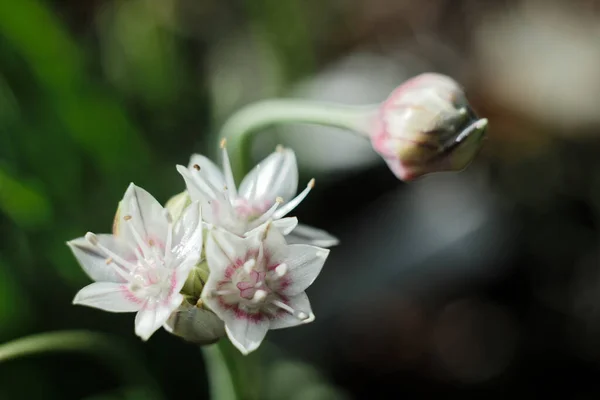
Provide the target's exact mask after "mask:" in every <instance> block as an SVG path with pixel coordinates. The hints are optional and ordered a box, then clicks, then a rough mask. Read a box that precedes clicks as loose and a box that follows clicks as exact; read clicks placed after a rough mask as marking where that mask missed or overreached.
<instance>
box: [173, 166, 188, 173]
mask: <svg viewBox="0 0 600 400" xmlns="http://www.w3.org/2000/svg"><path fill="white" fill-rule="evenodd" d="M175 168H176V169H177V172H179V173H180V174H181V175H186V174H187V173H188V169H187V168H186V167H184V166H183V165H179V164H177V165H176V166H175Z"/></svg>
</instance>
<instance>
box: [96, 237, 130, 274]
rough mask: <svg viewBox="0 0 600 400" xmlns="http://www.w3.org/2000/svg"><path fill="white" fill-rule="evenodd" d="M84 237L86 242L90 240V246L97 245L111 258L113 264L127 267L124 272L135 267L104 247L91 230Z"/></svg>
mask: <svg viewBox="0 0 600 400" xmlns="http://www.w3.org/2000/svg"><path fill="white" fill-rule="evenodd" d="M85 238H86V240H87V241H88V242H90V244H91V245H92V246H95V247H97V248H98V249H99V250H101V251H102V252H103V253H104V255H106V256H107V257H109V258H111V259H112V261H114V262H115V264H117V265H118V266H120V267H122V268H125V269H126V268H129V271H127V270H126V272H130V271H132V270H134V269H135V265H134V264H132V263H131V262H129V261H127V260H125V259H124V258H123V257H121V256H120V255H118V254H116V253H115V252H113V251H111V250H110V249H108V248H107V247H105V246H104V245H103V244H102V243H100V241H99V240H98V237H97V236H96V235H95V234H93V233H92V232H88V233H86V234H85Z"/></svg>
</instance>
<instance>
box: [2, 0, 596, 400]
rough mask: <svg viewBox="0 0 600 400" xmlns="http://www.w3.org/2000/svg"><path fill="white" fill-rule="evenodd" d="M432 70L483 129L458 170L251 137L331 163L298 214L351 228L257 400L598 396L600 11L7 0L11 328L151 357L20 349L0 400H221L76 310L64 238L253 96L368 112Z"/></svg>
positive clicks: (111, 326) (274, 341)
mask: <svg viewBox="0 0 600 400" xmlns="http://www.w3.org/2000/svg"><path fill="white" fill-rule="evenodd" d="M424 71H437V72H441V73H445V74H448V75H450V76H452V77H454V78H455V79H457V80H458V81H459V82H461V84H463V85H464V86H465V88H466V91H467V95H468V97H469V99H470V101H471V103H472V105H473V107H474V109H475V110H477V112H478V114H479V115H480V116H482V117H486V118H488V119H489V120H490V129H489V132H488V140H487V141H486V143H485V146H484V149H483V150H482V152H481V154H480V155H479V156H478V158H477V159H476V161H475V162H474V163H473V164H472V165H471V166H470V168H469V169H468V170H466V171H464V172H462V173H460V174H452V173H448V174H438V175H434V176H430V177H426V178H424V179H421V180H419V181H416V182H414V183H411V184H404V183H402V182H400V181H398V180H396V179H395V177H394V176H393V175H392V174H391V172H389V171H388V170H387V167H386V166H385V165H384V163H383V162H382V161H381V160H379V159H378V157H377V155H376V154H375V153H374V152H373V151H372V150H371V149H370V145H369V143H367V142H366V141H363V140H362V139H359V138H356V137H353V136H352V135H349V134H347V133H345V132H342V131H338V130H335V129H332V128H320V127H311V126H285V127H279V128H277V129H273V130H270V131H268V132H265V133H264V134H261V135H259V136H258V138H257V140H256V142H255V143H256V145H255V149H254V152H255V158H256V160H257V161H258V160H259V159H260V158H261V157H263V156H265V155H266V154H267V153H268V152H269V151H271V150H272V148H273V147H274V145H275V144H277V143H283V144H285V145H287V146H291V147H292V148H294V150H296V152H297V156H298V159H299V163H300V166H301V170H302V172H301V184H300V185H301V186H302V185H303V184H304V182H306V181H308V179H310V178H311V177H312V176H315V177H316V178H317V186H316V188H315V190H314V191H313V192H312V193H311V194H310V196H309V198H308V199H307V200H306V201H305V202H303V203H302V205H301V206H300V207H299V208H298V209H297V216H298V217H299V219H300V221H301V222H303V223H307V224H311V225H316V226H318V227H321V228H324V229H327V230H329V231H330V232H332V233H333V234H335V235H336V236H338V237H339V238H340V239H341V241H342V242H341V244H340V245H339V246H338V247H336V248H335V249H334V250H333V251H332V253H331V256H330V258H329V260H328V262H327V264H326V266H325V269H324V271H323V273H322V274H321V277H320V278H319V279H318V280H317V282H316V283H315V284H314V285H313V287H311V288H310V289H309V291H308V294H309V296H310V297H311V301H312V304H313V309H314V312H315V314H316V315H317V319H316V321H315V322H314V323H312V324H310V325H307V326H305V327H301V328H296V329H289V330H282V331H276V332H270V333H269V336H268V338H269V343H268V344H265V345H263V347H261V349H260V350H259V351H258V352H257V353H258V355H259V356H262V358H263V359H267V360H269V361H268V362H267V363H266V366H264V367H261V368H264V369H265V371H267V372H265V375H266V376H267V377H266V378H265V380H264V382H266V387H267V388H268V390H267V391H268V393H266V394H264V396H263V398H264V399H266V400H268V399H288V398H290V399H308V400H311V399H316V400H319V399H395V398H402V399H411V398H419V399H421V398H446V397H447V396H454V395H457V396H458V395H460V396H461V397H462V398H473V399H479V398H485V399H496V398H498V399H504V398H507V397H510V396H517V395H524V396H533V397H541V396H545V395H550V394H554V395H557V396H560V397H563V398H572V399H591V398H595V397H596V396H598V395H600V384H599V383H597V382H599V380H598V377H599V376H600V368H599V365H598V363H599V362H600V308H599V296H600V287H599V285H600V269H599V266H600V259H599V249H600V247H599V245H600V236H599V233H600V232H599V228H600V227H599V222H600V105H599V104H600V2H598V1H595V0H588V1H585V0H569V1H566V0H565V1H551V0H539V1H513V0H510V1H509V0H507V1H500V0H499V1H491V0H487V1H483V0H446V1H444V0H429V1H416V0H412V1H411V0H330V1H322V0H285V1H282V0H238V1H223V0H128V1H125V0H121V1H118V0H113V1H108V0H95V1H75V0H61V1H43V0H18V1H9V0H0V238H1V240H0V341H2V342H7V341H9V340H11V339H15V338H18V337H22V336H26V335H28V334H32V333H38V332H46V331H54V330H64V329H89V330H93V331H98V332H104V333H107V334H109V335H110V337H111V338H112V339H110V340H114V343H115V344H114V346H115V347H114V350H115V351H116V352H119V353H120V354H125V355H126V357H127V358H130V359H132V360H137V362H138V363H139V364H140V367H139V368H140V370H144V371H145V372H144V373H139V372H140V371H134V373H133V375H135V376H138V375H140V376H142V375H143V377H141V378H139V379H140V382H134V383H133V384H132V383H131V382H129V381H128V379H129V378H127V377H125V376H123V374H122V373H120V372H115V369H114V368H113V367H111V366H110V365H105V364H103V363H102V362H101V361H99V358H97V357H94V356H89V355H77V354H61V355H56V354H55V355H39V356H33V357H29V358H25V359H19V360H14V361H7V362H5V363H3V364H0V399H81V398H86V399H151V398H157V399H158V398H168V399H179V398H186V399H187V398H190V399H196V398H198V399H202V398H207V395H208V390H207V386H206V378H205V369H204V363H203V359H202V354H201V352H200V351H199V350H198V349H197V348H196V347H194V346H193V345H189V344H186V343H184V342H183V341H181V340H179V339H178V338H176V337H173V336H170V335H169V334H167V333H166V332H164V331H162V330H161V331H159V332H158V333H157V334H155V335H154V336H153V337H152V339H151V340H150V341H149V342H147V343H142V342H141V341H140V340H138V339H137V338H136V337H135V336H134V333H133V319H132V315H117V314H109V313H105V312H101V311H97V310H92V309H88V308H83V307H75V306H72V305H71V300H72V298H73V296H74V294H75V293H76V292H77V290H78V289H79V288H81V287H82V286H83V285H85V284H87V283H88V282H89V279H88V278H87V277H86V276H85V274H84V273H83V271H82V270H81V269H80V268H79V266H78V265H77V264H76V261H75V259H74V258H73V257H72V255H71V254H70V252H69V250H68V248H67V247H66V246H65V241H67V240H69V239H72V238H75V237H78V236H81V235H82V234H84V233H85V232H86V231H88V230H89V231H94V232H106V231H109V230H110V226H111V223H112V217H113V214H114V211H115V208H116V204H117V202H118V200H119V199H120V198H121V196H122V194H123V193H124V191H125V189H126V187H127V185H128V184H129V182H131V181H133V182H135V183H136V184H138V185H140V186H142V187H144V188H145V189H147V190H149V191H150V192H151V193H153V194H154V195H155V196H156V197H157V198H158V199H159V200H160V201H163V202H164V201H166V200H167V199H168V198H169V197H170V196H172V195H174V194H176V193H179V192H180V191H181V190H183V188H184V187H183V180H182V179H180V177H179V175H178V174H177V172H176V171H175V167H174V166H175V164H176V163H179V164H186V163H187V161H188V158H189V156H190V155H191V153H192V152H202V153H205V154H208V155H211V156H214V154H215V153H216V151H215V150H216V148H217V145H216V144H217V142H218V135H217V132H218V129H219V127H220V126H221V125H222V124H223V122H224V121H225V119H226V118H227V116H228V115H230V114H232V113H233V112H234V111H235V110H236V109H238V108H240V107H241V106H243V105H245V104H248V103H250V102H252V101H256V100H259V99H264V98H273V97H298V98H305V99H310V98H312V99H319V100H329V101H339V102H342V103H348V104H370V103H376V102H379V101H382V100H384V99H385V98H386V96H387V95H388V94H389V93H390V92H391V91H392V90H393V88H394V87H395V86H397V85H399V84H400V83H402V82H403V81H404V80H406V79H408V78H410V77H412V76H414V75H416V74H418V73H420V72H424ZM261 365H262V364H261ZM257 368H258V367H257ZM132 369H134V370H136V369H137V367H132ZM136 373H139V374H138V375H136ZM144 374H145V375H144ZM135 379H138V378H135ZM153 385H154V386H153ZM156 385H157V386H158V388H159V389H154V387H156ZM290 388H294V389H293V390H292V389H290ZM286 390H287V392H286ZM290 390H291V391H292V393H290ZM160 392H162V394H161V393H160Z"/></svg>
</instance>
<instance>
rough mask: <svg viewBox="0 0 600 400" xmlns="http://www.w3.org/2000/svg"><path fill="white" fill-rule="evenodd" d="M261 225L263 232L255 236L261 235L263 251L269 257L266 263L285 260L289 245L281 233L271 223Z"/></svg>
mask: <svg viewBox="0 0 600 400" xmlns="http://www.w3.org/2000/svg"><path fill="white" fill-rule="evenodd" d="M263 227H264V228H263V229H264V233H263V234H262V235H260V234H258V235H256V236H257V237H261V236H262V240H263V246H264V249H265V253H266V254H267V257H268V258H269V260H268V263H269V264H272V263H279V262H283V261H284V260H287V258H288V257H289V251H290V246H288V245H287V243H286V241H285V238H284V236H283V234H282V233H281V232H280V231H279V230H278V229H277V228H276V226H275V225H274V224H273V223H266V224H265V225H263ZM286 262H287V261H286Z"/></svg>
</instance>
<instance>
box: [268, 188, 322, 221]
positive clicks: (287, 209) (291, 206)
mask: <svg viewBox="0 0 600 400" xmlns="http://www.w3.org/2000/svg"><path fill="white" fill-rule="evenodd" d="M313 187H315V179H314V178H313V179H311V180H310V181H309V182H308V185H306V189H304V190H303V191H302V192H301V193H300V194H299V195H298V196H296V197H294V198H293V199H292V200H290V201H289V202H288V203H287V204H285V205H284V206H283V207H281V208H280V209H279V210H277V212H275V214H274V217H275V218H276V219H279V218H283V217H285V216H286V215H287V214H288V213H289V212H290V211H292V210H293V209H294V208H296V207H297V206H298V204H300V203H301V202H302V200H304V199H305V198H306V196H308V193H309V192H310V191H311V189H312V188H313Z"/></svg>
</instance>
